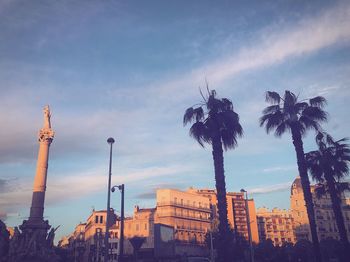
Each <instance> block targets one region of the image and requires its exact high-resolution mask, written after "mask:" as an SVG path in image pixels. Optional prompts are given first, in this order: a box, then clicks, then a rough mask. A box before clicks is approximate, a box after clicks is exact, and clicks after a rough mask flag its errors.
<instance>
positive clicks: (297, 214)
mask: <svg viewBox="0 0 350 262" xmlns="http://www.w3.org/2000/svg"><path fill="white" fill-rule="evenodd" d="M315 189H316V186H315V185H311V193H312V199H313V203H314V210H315V219H316V227H317V234H318V237H319V239H320V240H322V239H326V238H333V239H339V233H338V229H337V225H336V221H335V217H334V213H333V209H332V202H331V199H330V196H329V195H328V194H326V195H324V196H322V197H320V198H319V197H317V195H316V192H315ZM349 203H350V199H349V198H346V197H345V196H344V195H342V211H343V217H344V222H345V228H346V229H347V234H348V237H349V238H350V205H349ZM290 208H291V212H292V216H293V219H294V227H295V235H296V238H297V240H300V239H308V240H310V241H311V233H310V227H309V219H308V216H307V211H306V206H305V200H304V194H303V190H302V186H301V180H300V177H297V178H296V179H295V180H294V182H293V184H292V187H291V196H290Z"/></svg>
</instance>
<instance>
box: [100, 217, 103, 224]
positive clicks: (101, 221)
mask: <svg viewBox="0 0 350 262" xmlns="http://www.w3.org/2000/svg"><path fill="white" fill-rule="evenodd" d="M100 223H101V224H102V223H103V216H100Z"/></svg>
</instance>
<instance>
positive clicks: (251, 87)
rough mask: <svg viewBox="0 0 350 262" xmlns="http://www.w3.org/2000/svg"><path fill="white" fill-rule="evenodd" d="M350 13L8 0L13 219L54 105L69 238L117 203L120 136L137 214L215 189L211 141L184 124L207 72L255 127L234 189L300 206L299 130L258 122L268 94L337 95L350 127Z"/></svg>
mask: <svg viewBox="0 0 350 262" xmlns="http://www.w3.org/2000/svg"><path fill="white" fill-rule="evenodd" d="M349 24H350V4H349V3H348V2H347V1H295V0H294V1H216V2H215V3H214V2H213V1H92V0H91V1H18V0H0V38H1V41H0V91H1V96H0V127H1V128H0V215H1V217H2V219H4V220H5V222H6V223H7V224H8V225H10V226H14V225H18V224H20V223H21V222H22V220H23V219H24V218H26V217H27V216H28V215H29V206H30V201H31V189H32V183H33V178H34V175H35V165H36V157H37V150H38V143H37V137H36V136H37V132H38V130H39V129H40V128H41V125H42V108H43V106H44V105H46V104H49V105H50V107H51V110H52V118H51V120H52V127H53V129H54V130H55V132H56V136H55V139H54V141H53V144H52V146H51V151H50V163H49V174H48V182H47V194H46V209H45V216H46V217H47V218H48V219H49V221H50V223H51V224H52V225H54V226H58V225H61V227H60V229H59V231H58V237H60V236H62V235H64V234H68V233H69V232H71V231H72V230H73V228H74V226H75V225H76V224H77V223H79V222H80V221H85V219H86V218H87V217H88V215H89V213H90V212H91V209H92V207H94V208H96V209H104V208H105V205H106V204H105V202H106V201H105V199H106V190H107V174H108V154H109V151H108V150H109V149H108V144H107V143H106V139H107V138H108V137H110V136H113V137H114V138H115V140H116V143H115V147H114V157H113V184H119V183H125V184H126V201H127V204H126V207H127V214H130V215H131V214H132V210H133V206H134V205H136V204H138V205H140V207H152V206H155V199H154V191H155V190H156V189H157V188H160V187H171V188H178V189H186V188H188V187H189V186H194V187H199V188H213V187H214V179H213V177H214V176H213V163H212V157H211V150H210V147H209V146H208V147H207V148H205V149H202V148H201V147H200V146H199V145H198V144H196V142H195V141H194V140H193V139H191V138H190V137H189V136H188V127H183V125H182V116H183V113H184V111H185V110H186V108H188V107H189V106H192V105H193V104H195V103H197V102H200V100H201V97H200V95H199V91H198V87H204V86H205V81H206V80H207V81H208V83H209V87H210V88H212V89H215V90H216V91H217V93H218V95H219V96H220V97H227V98H230V99H231V100H232V101H233V104H234V108H235V111H236V112H237V113H238V114H239V115H240V117H241V124H242V126H243V128H244V132H245V134H244V137H243V138H242V139H240V140H239V145H238V147H237V148H236V149H235V150H233V151H229V152H226V153H225V171H226V182H227V190H228V191H238V190H240V189H241V188H245V189H247V190H249V192H252V193H253V194H252V196H253V197H254V199H255V201H256V205H257V206H258V207H260V206H267V207H270V208H273V207H276V206H277V207H280V208H289V188H290V184H291V182H292V181H293V179H294V178H295V176H296V175H297V168H296V160H295V152H294V148H293V146H292V143H291V138H290V135H289V134H286V135H284V136H283V137H282V138H281V139H277V138H275V137H273V135H266V134H265V131H264V130H263V129H262V128H260V127H259V125H258V119H259V117H260V115H261V111H262V109H263V108H264V107H265V106H266V103H265V101H264V93H265V91H267V90H275V91H278V92H283V91H284V90H286V89H288V90H291V91H293V92H295V93H296V94H299V95H300V97H302V98H308V97H312V96H315V95H323V96H325V97H326V98H327V99H328V105H327V107H326V110H327V111H328V112H329V114H330V120H329V122H328V123H327V124H326V125H324V128H325V129H326V130H327V131H328V132H329V133H331V134H332V135H333V136H334V137H335V138H342V137H345V136H349V130H350V125H349V120H348V115H347V114H348V113H349V103H348V101H349V99H350V79H349V75H350V62H349V61H350V26H349ZM313 135H314V134H313V133H312V132H310V133H309V134H308V135H307V136H306V137H305V139H304V143H305V151H306V152H307V151H310V150H312V149H314V148H315V144H314V139H313ZM112 197H113V199H112V206H113V207H114V208H116V209H117V210H119V194H116V193H114V194H112Z"/></svg>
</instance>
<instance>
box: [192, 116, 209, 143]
mask: <svg viewBox="0 0 350 262" xmlns="http://www.w3.org/2000/svg"><path fill="white" fill-rule="evenodd" d="M189 133H190V136H191V137H193V138H194V139H195V140H197V142H198V144H200V145H201V146H202V147H204V143H208V142H209V139H208V136H207V129H206V126H205V125H204V123H203V122H196V123H194V124H193V125H192V126H191V128H190V131H189Z"/></svg>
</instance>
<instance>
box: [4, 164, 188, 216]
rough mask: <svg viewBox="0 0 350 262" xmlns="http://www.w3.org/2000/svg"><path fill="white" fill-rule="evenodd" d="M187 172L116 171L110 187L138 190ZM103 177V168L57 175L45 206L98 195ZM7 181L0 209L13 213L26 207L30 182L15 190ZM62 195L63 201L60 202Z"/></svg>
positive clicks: (153, 169)
mask: <svg viewBox="0 0 350 262" xmlns="http://www.w3.org/2000/svg"><path fill="white" fill-rule="evenodd" d="M189 170H191V167H189V166H184V165H178V166H164V167H158V166H154V167H148V168H142V169H139V168H135V169H129V170H118V173H121V174H123V175H122V176H121V175H114V176H112V185H119V184H122V183H124V184H128V186H132V187H137V185H139V183H140V182H144V181H152V180H153V179H156V178H159V177H167V176H172V175H176V174H181V173H184V172H188V171H189ZM103 174H106V168H103V167H101V168H97V169H94V170H88V171H84V172H80V173H77V174H71V175H65V176H64V178H63V176H61V175H59V174H50V177H49V179H48V185H47V193H46V204H48V205H52V204H55V203H58V202H62V201H70V200H72V199H77V198H82V197H85V196H87V195H89V194H93V193H96V192H100V191H101V190H103V189H105V187H106V175H103ZM9 181H10V179H7V180H6V179H1V180H0V186H1V188H3V187H5V185H6V190H1V191H0V209H1V210H4V211H5V212H14V211H16V210H17V209H18V208H19V207H23V206H29V205H30V199H31V194H32V187H31V186H32V181H27V180H23V179H22V180H18V181H16V187H12V186H11V185H13V184H15V183H14V181H12V182H9ZM159 186H160V185H159ZM155 187H157V186H155ZM63 195H64V198H62V196H63Z"/></svg>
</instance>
